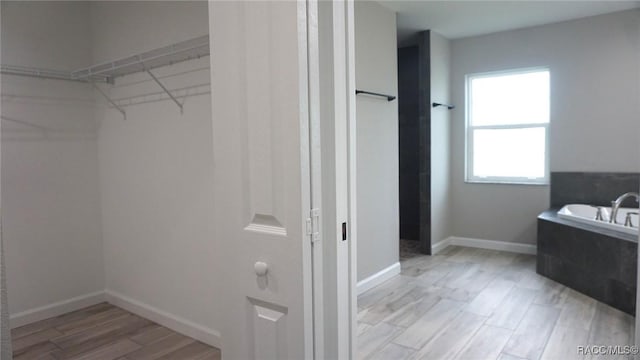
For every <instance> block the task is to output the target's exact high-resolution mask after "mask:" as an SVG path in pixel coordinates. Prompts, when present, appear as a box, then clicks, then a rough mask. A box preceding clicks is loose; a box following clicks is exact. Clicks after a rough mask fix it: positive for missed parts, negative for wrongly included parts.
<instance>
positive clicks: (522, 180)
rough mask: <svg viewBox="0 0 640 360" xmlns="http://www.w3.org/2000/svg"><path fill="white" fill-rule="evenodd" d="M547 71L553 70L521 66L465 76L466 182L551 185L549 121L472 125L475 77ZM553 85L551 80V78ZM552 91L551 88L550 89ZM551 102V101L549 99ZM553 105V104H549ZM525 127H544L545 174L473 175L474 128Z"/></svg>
mask: <svg viewBox="0 0 640 360" xmlns="http://www.w3.org/2000/svg"><path fill="white" fill-rule="evenodd" d="M540 71H547V72H549V76H551V71H550V70H549V68H547V67H535V68H520V69H511V70H503V71H492V72H483V73H474V74H467V75H466V76H465V105H466V106H465V182H466V183H479V184H514V185H549V123H550V122H551V119H549V122H546V123H529V124H527V123H525V124H514V125H476V126H471V101H472V99H471V86H470V84H471V80H472V79H474V78H482V77H493V76H499V75H509V74H512V75H516V74H526V73H530V72H540ZM549 87H551V80H549ZM549 92H551V89H549ZM549 100H551V99H549ZM549 103H551V101H549ZM549 106H551V104H549ZM525 128H543V129H544V139H545V141H544V142H545V144H544V150H545V156H544V176H543V177H540V178H527V177H517V176H514V177H507V176H487V177H481V176H474V175H473V130H475V129H488V130H491V129H496V130H499V129H525Z"/></svg>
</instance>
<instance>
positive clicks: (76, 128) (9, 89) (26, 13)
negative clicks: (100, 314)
mask: <svg viewBox="0 0 640 360" xmlns="http://www.w3.org/2000/svg"><path fill="white" fill-rule="evenodd" d="M90 30H91V29H90V22H89V8H88V5H87V4H83V3H65V2H55V3H54V2H4V1H3V2H2V63H3V64H12V65H22V66H38V67H46V68H56V69H63V70H65V69H66V70H70V69H73V68H76V67H79V66H83V65H86V64H88V63H90V61H91V52H90V41H91V37H90V35H91V31H90ZM90 89H91V87H90V86H88V85H85V84H76V83H68V82H61V81H54V80H39V79H30V78H18V77H15V76H3V78H2V117H3V121H2V122H3V124H2V170H3V171H2V187H3V192H2V218H3V232H4V234H3V238H4V241H5V245H6V260H7V273H8V288H9V308H10V312H11V314H12V315H14V316H13V317H14V320H15V321H12V324H13V325H15V324H16V322H18V321H22V320H23V318H24V316H19V317H18V318H16V317H15V315H16V314H19V313H23V312H28V311H30V310H33V309H34V308H38V307H43V306H47V305H50V304H52V303H56V302H60V301H65V300H68V299H70V298H74V297H82V296H84V295H87V294H90V293H94V292H96V291H101V290H102V289H104V272H103V261H102V242H101V229H100V206H99V194H98V165H97V162H98V153H97V141H96V131H95V130H96V126H95V122H94V119H93V106H92V105H91V102H92V94H91V91H90ZM18 122H22V123H24V122H28V123H31V124H35V125H37V126H40V127H46V128H47V129H48V130H47V131H46V132H45V131H42V130H41V128H40V129H39V128H36V127H33V126H26V125H24V124H20V123H18ZM22 315H25V314H24V313H23V314H22ZM49 315H54V313H49Z"/></svg>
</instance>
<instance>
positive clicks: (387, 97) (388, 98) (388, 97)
mask: <svg viewBox="0 0 640 360" xmlns="http://www.w3.org/2000/svg"><path fill="white" fill-rule="evenodd" d="M358 94H367V95H373V96H382V97H383V98H386V99H387V101H393V100H395V99H396V97H395V96H392V95H386V94H380V93H374V92H370V91H364V90H356V95H358Z"/></svg>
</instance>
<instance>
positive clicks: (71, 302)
mask: <svg viewBox="0 0 640 360" xmlns="http://www.w3.org/2000/svg"><path fill="white" fill-rule="evenodd" d="M103 301H105V295H104V291H96V292H93V293H90V294H85V295H80V296H76V297H73V298H71V299H67V300H62V301H58V302H55V303H52V304H49V305H45V306H41V307H37V308H35V309H31V310H26V311H22V312H19V313H16V314H12V315H10V316H9V319H10V320H9V322H10V323H11V328H12V329H13V328H17V327H20V326H23V325H27V324H31V323H33V322H36V321H40V320H44V319H48V318H51V317H54V316H59V315H62V314H66V313H68V312H72V311H76V310H80V309H82V308H85V307H88V306H92V305H95V304H99V303H101V302H103Z"/></svg>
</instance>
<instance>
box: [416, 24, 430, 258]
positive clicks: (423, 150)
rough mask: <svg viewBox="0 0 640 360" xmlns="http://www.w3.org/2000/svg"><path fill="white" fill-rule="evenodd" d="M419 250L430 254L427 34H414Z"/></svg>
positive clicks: (428, 45) (428, 34)
mask: <svg viewBox="0 0 640 360" xmlns="http://www.w3.org/2000/svg"><path fill="white" fill-rule="evenodd" d="M418 66H419V67H418V83H419V96H418V131H419V139H418V141H419V143H418V147H419V149H418V160H419V161H418V163H419V168H418V178H419V180H420V184H419V192H420V250H421V251H422V253H423V254H428V255H431V34H430V32H429V30H427V31H422V32H420V33H419V34H418Z"/></svg>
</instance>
